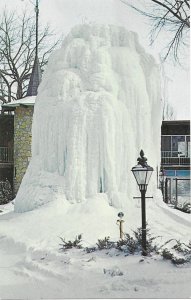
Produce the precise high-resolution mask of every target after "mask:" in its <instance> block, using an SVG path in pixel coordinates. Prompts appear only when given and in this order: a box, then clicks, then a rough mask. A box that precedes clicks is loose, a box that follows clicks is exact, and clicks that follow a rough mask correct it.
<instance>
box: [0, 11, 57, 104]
mask: <svg viewBox="0 0 191 300" xmlns="http://www.w3.org/2000/svg"><path fill="white" fill-rule="evenodd" d="M35 34H36V32H35V19H34V18H33V17H30V16H29V15H27V13H23V15H22V16H17V14H16V12H12V13H11V12H8V11H6V10H5V11H4V12H3V14H2V16H1V20H0V102H1V103H7V102H10V101H11V100H17V99H20V98H22V97H24V96H25V95H26V91H27V87H28V83H29V79H30V75H31V71H32V67H33V63H34V57H35ZM59 42H60V40H58V39H57V40H56V41H55V39H54V33H53V32H51V31H50V28H49V26H46V27H45V28H43V29H41V28H40V29H39V42H38V49H39V51H38V53H39V62H40V66H41V69H42V70H43V67H44V66H45V65H46V63H47V60H48V57H49V55H50V53H51V52H52V50H53V49H55V48H56V46H57V45H58V44H59Z"/></svg>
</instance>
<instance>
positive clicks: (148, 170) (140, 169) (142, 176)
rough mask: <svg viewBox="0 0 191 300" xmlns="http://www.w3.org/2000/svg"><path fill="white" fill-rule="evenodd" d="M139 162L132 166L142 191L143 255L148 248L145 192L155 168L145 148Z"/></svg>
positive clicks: (141, 152)
mask: <svg viewBox="0 0 191 300" xmlns="http://www.w3.org/2000/svg"><path fill="white" fill-rule="evenodd" d="M137 161H138V164H137V165H136V166H135V167H133V168H132V170H131V171H132V172H133V175H134V176H135V179H136V182H137V184H138V186H139V190H140V192H141V210H142V255H144V256H146V255H147V249H146V210H145V194H146V191H147V186H148V183H149V180H150V178H151V175H152V172H153V168H152V167H150V166H148V164H147V158H146V157H144V152H143V150H141V151H140V157H139V158H138V159H137Z"/></svg>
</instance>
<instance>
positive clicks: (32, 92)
mask: <svg viewBox="0 0 191 300" xmlns="http://www.w3.org/2000/svg"><path fill="white" fill-rule="evenodd" d="M41 78H42V73H41V69H40V64H39V60H38V57H37V56H35V60H34V65H33V68H32V73H31V76H30V81H29V85H28V89H27V96H36V95H37V90H38V86H39V84H40V81H41Z"/></svg>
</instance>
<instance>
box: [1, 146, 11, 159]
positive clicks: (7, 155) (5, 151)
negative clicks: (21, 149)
mask: <svg viewBox="0 0 191 300" xmlns="http://www.w3.org/2000/svg"><path fill="white" fill-rule="evenodd" d="M0 163H13V149H11V148H8V147H0Z"/></svg>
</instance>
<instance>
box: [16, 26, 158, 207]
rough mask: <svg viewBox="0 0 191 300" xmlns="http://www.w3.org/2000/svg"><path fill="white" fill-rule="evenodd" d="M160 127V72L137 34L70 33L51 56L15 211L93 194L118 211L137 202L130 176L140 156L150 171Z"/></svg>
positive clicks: (87, 29)
mask: <svg viewBox="0 0 191 300" xmlns="http://www.w3.org/2000/svg"><path fill="white" fill-rule="evenodd" d="M160 126H161V113H160V80H159V70H158V66H157V65H156V63H155V61H154V59H153V57H151V56H150V55H148V54H147V53H145V51H144V49H143V48H142V47H141V46H140V44H139V42H138V38H137V35H136V34H135V33H133V32H128V31H127V30H126V29H125V28H122V27H116V26H113V25H108V26H105V25H104V26H102V25H80V26H77V27H75V28H74V29H72V31H71V32H70V34H69V35H68V36H67V37H66V38H65V40H64V42H63V46H62V47H61V49H60V50H57V51H55V52H54V53H53V54H52V56H51V58H50V60H49V63H48V66H47V69H46V72H45V74H44V76H43V80H42V83H41V85H40V87H39V91H38V96H37V99H36V104H35V110H34V118H33V129H32V159H31V162H30V165H29V167H28V169H27V172H26V174H25V176H24V178H23V181H22V184H21V186H20V189H19V192H18V194H17V197H16V199H15V211H16V212H24V211H29V210H33V209H34V208H37V207H39V206H41V205H43V204H45V203H47V202H50V201H52V200H54V199H57V198H63V200H64V199H65V200H68V201H69V202H71V203H76V202H82V201H84V200H85V199H87V198H92V197H95V196H96V195H98V194H99V193H105V195H106V197H107V199H108V200H107V201H108V203H109V204H110V205H112V206H115V207H118V208H120V207H122V206H123V205H124V199H128V198H129V199H130V197H132V195H133V196H134V195H135V190H136V183H135V180H134V178H133V175H132V174H131V172H130V170H131V168H132V166H134V165H135V164H136V159H137V157H138V155H139V151H140V150H141V149H143V150H144V151H145V154H146V156H148V157H149V160H148V163H149V164H150V165H152V166H153V167H154V168H155V167H156V166H157V164H158V162H159V153H160ZM152 180H153V184H151V186H152V187H153V189H154V190H155V189H156V184H155V183H156V176H153V178H152ZM122 195H127V196H128V198H127V197H124V196H122ZM100 199H102V197H100ZM90 201H91V199H90ZM100 201H101V200H100ZM126 201H127V200H126Z"/></svg>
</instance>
